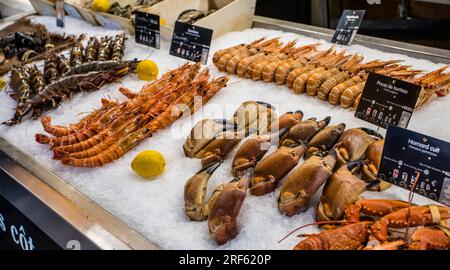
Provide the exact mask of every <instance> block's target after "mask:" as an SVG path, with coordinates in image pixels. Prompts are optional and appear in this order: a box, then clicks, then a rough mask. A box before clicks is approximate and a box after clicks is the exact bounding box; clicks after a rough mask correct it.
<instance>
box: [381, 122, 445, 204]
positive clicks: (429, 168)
mask: <svg viewBox="0 0 450 270" xmlns="http://www.w3.org/2000/svg"><path fill="white" fill-rule="evenodd" d="M417 175H418V178H417V179H416V176H417ZM378 177H379V178H380V180H384V181H387V182H390V183H392V184H394V185H397V186H400V187H403V188H405V189H407V190H410V189H411V188H412V186H413V184H414V186H415V188H414V190H413V191H414V192H416V193H418V194H420V195H423V196H425V197H428V198H430V199H432V200H434V201H437V202H440V203H442V204H445V205H447V206H450V143H448V142H445V141H442V140H439V139H436V138H433V137H430V136H426V135H423V134H420V133H417V132H414V131H410V130H407V129H404V128H399V127H396V126H389V128H388V130H387V133H386V139H385V142H384V148H383V154H382V156H381V163H380V168H379V171H378ZM416 180H417V182H416V183H415V181H416Z"/></svg>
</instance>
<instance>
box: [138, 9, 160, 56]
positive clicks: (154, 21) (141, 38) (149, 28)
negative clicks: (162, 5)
mask: <svg viewBox="0 0 450 270" xmlns="http://www.w3.org/2000/svg"><path fill="white" fill-rule="evenodd" d="M135 16H136V19H135V40H136V43H140V44H144V45H147V46H150V47H153V48H156V49H159V48H160V42H161V35H160V24H159V22H160V21H159V16H158V15H154V14H150V13H145V12H141V11H136V12H135Z"/></svg>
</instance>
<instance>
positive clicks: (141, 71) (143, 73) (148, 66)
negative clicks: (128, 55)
mask: <svg viewBox="0 0 450 270" xmlns="http://www.w3.org/2000/svg"><path fill="white" fill-rule="evenodd" d="M158 73H159V70H158V65H157V64H156V63H155V62H153V61H152V60H143V61H141V62H139V64H138V66H137V74H138V77H139V79H140V80H144V81H153V80H155V79H156V78H157V77H158Z"/></svg>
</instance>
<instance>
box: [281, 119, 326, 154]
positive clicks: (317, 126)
mask: <svg viewBox="0 0 450 270" xmlns="http://www.w3.org/2000/svg"><path fill="white" fill-rule="evenodd" d="M329 122H330V119H329V117H326V118H325V119H323V120H320V121H316V118H309V119H307V120H305V121H303V122H300V123H298V124H297V125H295V126H293V127H291V128H290V130H289V132H287V133H286V134H285V135H284V136H283V137H282V138H281V140H280V143H279V146H287V147H296V146H297V145H299V144H303V143H305V142H307V141H308V140H310V139H311V138H312V137H313V136H314V135H316V134H317V133H318V132H319V131H320V130H322V129H323V128H325V127H326V126H327V125H328V123H329Z"/></svg>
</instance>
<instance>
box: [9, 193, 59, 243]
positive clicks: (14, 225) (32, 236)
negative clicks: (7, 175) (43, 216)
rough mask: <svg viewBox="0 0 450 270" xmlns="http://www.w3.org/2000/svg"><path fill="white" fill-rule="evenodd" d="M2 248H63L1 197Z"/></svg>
mask: <svg viewBox="0 0 450 270" xmlns="http://www.w3.org/2000/svg"><path fill="white" fill-rule="evenodd" d="M0 248H2V249H15V250H39V249H40V250H60V249H61V248H60V247H59V246H58V244H56V242H54V241H53V240H52V239H51V238H50V237H48V236H47V235H46V234H45V233H44V232H43V231H42V230H41V229H39V228H38V227H37V226H36V225H35V224H34V223H32V222H31V221H30V220H29V219H28V218H26V217H25V216H24V215H23V214H22V213H21V212H20V211H19V210H17V208H15V207H14V206H13V205H12V204H10V203H9V202H8V201H7V200H6V199H5V198H3V196H1V195H0Z"/></svg>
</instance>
